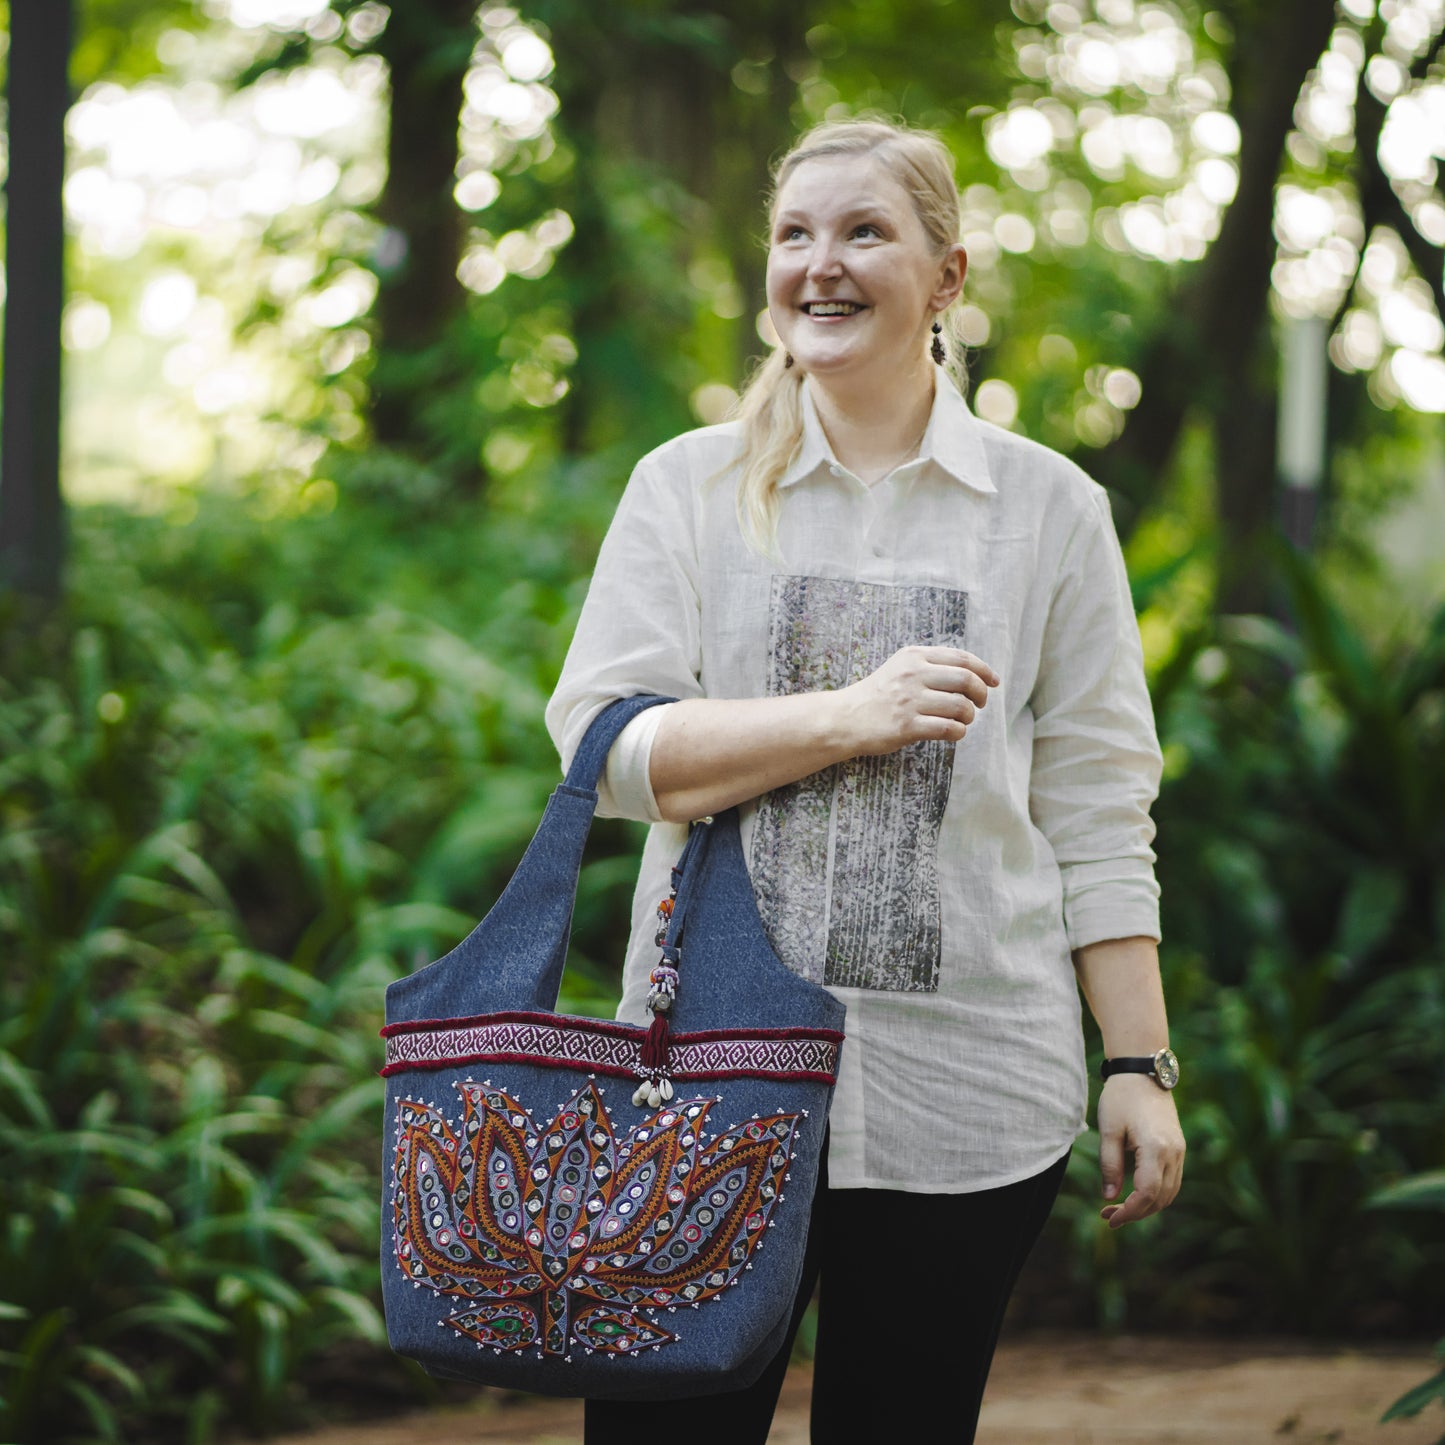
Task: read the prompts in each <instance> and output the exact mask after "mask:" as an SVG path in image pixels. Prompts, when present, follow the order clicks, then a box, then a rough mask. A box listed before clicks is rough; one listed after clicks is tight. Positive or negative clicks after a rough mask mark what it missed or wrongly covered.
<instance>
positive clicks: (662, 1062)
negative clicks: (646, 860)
mask: <svg viewBox="0 0 1445 1445" xmlns="http://www.w3.org/2000/svg"><path fill="white" fill-rule="evenodd" d="M681 881H682V875H681V874H680V873H679V872H678V871H677V869H676V868H674V869H673V870H672V892H671V893H669V894H668V895H667V897H666V898H664V899H663V900H662V902H661V903H659V904H658V905H657V935H656V938H655V940H654V941H655V942H656V944H657V946H658V947H659V948H660V949H662V958H661V960H660V961H659V962H658V964H657V966H656V967H655V968H654V969H653V970H652V972H651V973H650V974H649V975H648V978H647V983H648V989H647V1009H648V1012H649V1013H650V1014H651V1015H652V1023H651V1024H650V1025H649V1026H648V1030H647V1033H646V1035H645V1036H644V1037H643V1040H642V1059H641V1064H642V1067H641V1070H640V1072H641V1073H642V1075H643V1079H642V1082H641V1083H640V1084H639V1085H638V1086H637V1089H636V1091H635V1092H634V1093H633V1095H632V1102H633V1103H634V1104H636V1105H637V1107H638V1108H639V1109H640V1108H643V1107H644V1106H647V1107H650V1108H653V1109H660V1108H661V1107H662V1105H663V1104H665V1103H666V1102H667V1101H668V1100H669V1099H671V1098H672V1094H673V1088H672V1080H671V1079H670V1078H669V1077H668V1072H667V1071H668V1029H667V1016H668V1014H669V1013H671V1012H672V1006H673V1004H674V1003H676V1002H677V983H678V973H677V962H678V957H679V955H678V951H677V949H676V948H673V947H669V945H668V942H667V930H668V927H669V925H670V924H671V923H672V910H673V907H674V905H675V904H676V903H677V885H678V884H679V883H680V882H681Z"/></svg>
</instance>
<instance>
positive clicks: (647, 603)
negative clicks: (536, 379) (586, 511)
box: [546, 446, 702, 822]
mask: <svg viewBox="0 0 1445 1445" xmlns="http://www.w3.org/2000/svg"><path fill="white" fill-rule="evenodd" d="M670 450H671V448H669V447H666V446H665V447H662V448H659V449H658V451H656V452H652V453H649V455H648V456H646V457H644V458H643V459H642V461H640V462H639V463H638V464H637V467H636V469H635V470H634V471H633V473H632V477H631V479H630V480H629V481H628V483H627V487H626V489H625V490H624V492H623V494H622V500H621V501H620V502H619V503H618V507H617V512H616V515H615V516H614V517H613V519H612V525H611V526H610V527H609V528H608V531H607V536H606V537H605V538H604V539H603V543H602V549H601V551H600V552H599V553H598V556H597V566H596V569H595V570H594V572H593V574H592V581H591V584H590V586H589V587H588V589H587V598H586V601H585V602H584V603H583V604H582V612H581V615H580V617H579V618H578V620H577V631H576V632H575V633H574V635H573V638H572V645H571V647H570V648H569V649H568V651H567V658H566V661H565V662H564V663H563V664H562V675H561V677H560V678H559V679H558V682H557V688H556V691H555V692H554V693H553V694H552V698H551V701H550V702H549V703H548V704H547V712H546V723H547V731H548V732H549V733H550V734H551V737H552V741H553V742H554V743H555V744H556V747H557V751H558V753H559V754H560V755H561V758H562V766H563V768H564V770H565V769H566V768H567V766H568V765H569V764H570V763H571V761H572V756H573V754H574V753H575V752H576V751H577V747H578V745H579V744H580V743H581V741H582V738H583V735H584V734H585V733H586V731H587V728H588V726H589V725H590V724H591V722H592V720H593V719H594V718H595V717H596V716H597V714H598V713H599V712H601V711H602V709H603V708H604V707H606V705H607V704H608V703H610V702H613V701H615V700H616V699H617V698H622V697H632V696H633V695H634V694H637V693H644V692H646V693H658V694H661V695H662V696H665V697H676V698H685V697H698V696H700V695H701V692H702V689H701V686H700V684H699V681H698V678H699V676H700V674H701V669H702V641H701V639H702V629H701V615H700V604H699V589H698V568H697V548H696V532H695V526H694V520H693V514H692V506H691V497H690V495H689V491H688V487H687V478H686V477H679V476H677V475H675V474H673V473H672V472H671V471H670V469H669V466H668V454H669V451H670ZM666 711H667V708H666V707H654V708H649V709H648V710H647V711H646V712H644V713H641V714H640V715H639V716H638V717H636V718H634V719H633V720H632V721H631V722H630V723H629V724H628V725H627V727H626V728H624V729H623V731H622V733H621V734H620V735H619V737H618V739H617V741H616V742H615V743H614V744H613V747H612V751H611V753H610V754H609V755H608V759H607V768H606V772H605V775H604V777H603V778H601V779H599V781H598V789H597V792H598V804H597V811H598V813H599V814H601V815H602V816H604V817H623V818H636V819H640V820H642V821H645V822H658V821H660V819H661V814H660V813H659V812H658V809H657V801H656V799H655V798H654V796H653V792H652V785H651V782H650V766H651V758H652V742H653V739H654V737H655V736H656V734H657V728H658V725H659V724H660V723H661V721H662V715H663V713H665V712H666Z"/></svg>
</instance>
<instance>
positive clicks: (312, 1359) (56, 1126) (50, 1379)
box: [0, 468, 633, 1442]
mask: <svg viewBox="0 0 1445 1445" xmlns="http://www.w3.org/2000/svg"><path fill="white" fill-rule="evenodd" d="M389 478H390V483H391V484H392V485H393V488H394V491H393V492H392V493H391V494H386V493H384V492H379V493H378V494H375V495H373V498H372V500H371V501H369V502H368V503H366V504H364V505H359V504H355V503H352V504H350V505H347V506H343V507H342V508H340V509H338V510H336V511H331V512H328V511H327V510H326V507H325V500H326V499H327V498H328V497H329V496H331V495H334V493H328V492H326V491H325V490H324V489H323V490H322V492H321V493H320V496H321V498H322V505H321V506H319V507H317V508H316V509H315V510H312V511H311V512H309V513H307V512H303V513H301V514H299V515H290V516H270V517H264V516H258V515H256V513H257V511H258V510H261V511H265V510H268V508H266V507H264V506H263V505H262V499H259V498H252V499H250V500H249V501H248V500H247V499H244V498H227V497H224V496H220V495H210V496H204V497H201V498H199V499H198V501H197V510H196V512H195V515H194V516H193V517H192V518H191V520H189V521H176V520H168V519H165V518H161V517H143V516H137V515H132V514H127V513H125V512H123V511H120V510H115V509H86V510H83V511H82V512H80V513H79V514H78V515H77V519H76V520H77V527H76V532H77V536H76V546H77V554H78V558H79V561H78V565H77V568H76V574H75V578H74V588H73V593H72V597H71V599H70V602H69V605H68V611H67V613H66V615H65V616H64V617H63V618H60V619H57V620H56V621H55V622H54V623H53V624H52V625H51V626H50V627H48V628H46V629H43V630H42V631H40V632H39V633H37V634H33V635H31V636H29V637H28V638H22V637H20V636H17V632H16V629H13V628H9V629H6V643H5V650H6V656H5V659H4V667H3V677H4V680H3V681H0V759H3V761H0V820H3V829H0V955H3V957H4V958H5V960H6V965H5V968H4V970H3V974H0V1439H5V1440H7V1441H15V1442H29V1441H35V1440H39V1439H42V1438H44V1439H47V1440H93V1439H103V1440H127V1439H140V1438H144V1439H147V1440H156V1439H169V1438H175V1439H181V1438H185V1439H189V1440H201V1439H205V1438H209V1437H210V1436H211V1435H212V1434H213V1432H214V1430H215V1428H217V1427H219V1426H220V1425H221V1424H223V1423H224V1424H228V1425H241V1426H245V1427H247V1428H248V1429H252V1430H261V1431H264V1430H270V1429H275V1428H276V1427H278V1426H279V1425H280V1424H281V1423H282V1422H283V1420H285V1421H291V1420H294V1419H295V1418H296V1416H295V1407H296V1406H297V1404H298V1401H299V1399H300V1397H301V1396H302V1394H303V1385H302V1381H303V1380H305V1381H307V1383H308V1384H316V1383H317V1382H319V1385H318V1388H322V1389H324V1388H325V1382H326V1381H327V1380H328V1379H330V1380H332V1381H333V1382H337V1383H340V1382H345V1384H346V1394H347V1395H348V1397H350V1398H352V1399H353V1400H364V1399H366V1398H372V1399H375V1398H378V1397H385V1396H398V1395H402V1394H411V1395H415V1394H416V1393H417V1391H418V1390H419V1389H421V1388H422V1387H423V1382H422V1380H421V1377H420V1376H419V1374H417V1373H415V1372H412V1371H410V1370H409V1369H406V1368H404V1367H403V1366H402V1365H401V1364H400V1362H397V1361H395V1360H394V1359H393V1358H392V1357H391V1356H390V1355H389V1353H387V1352H386V1351H385V1350H384V1333H383V1330H382V1325H381V1319H380V1315H379V1312H378V1289H377V1281H376V1240H377V1237H378V1227H379V1218H378V1210H377V1204H376V1199H377V1197H378V1177H377V1168H376V1166H377V1160H378V1139H379V1121H378V1118H377V1109H378V1105H379V1103H380V1099H381V1090H380V1083H379V1080H378V1079H377V1078H376V1077H375V1071H376V1068H377V1067H378V1064H379V1058H380V1044H379V1041H378V1039H377V1037H376V1030H377V1027H378V1025H379V1023H380V1017H381V993H382V990H383V989H384V987H385V985H386V984H387V983H388V982H389V981H390V980H392V979H393V978H396V977H398V976H399V975H401V974H403V973H405V972H407V971H408V970H410V969H411V968H412V967H414V966H415V965H416V964H417V963H419V962H423V961H426V960H427V959H430V958H432V957H436V956H437V955H439V954H440V953H441V952H443V951H444V950H445V949H446V948H448V947H450V946H451V944H452V943H454V942H455V941H456V939H457V938H458V937H460V936H461V935H462V934H463V933H464V932H465V931H466V930H467V929H468V928H469V927H470V926H471V924H472V922H474V921H475V919H476V917H477V916H479V914H480V913H481V912H483V911H484V910H485V908H486V906H487V905H488V904H489V902H490V900H491V898H492V897H494V896H495V894H496V892H497V891H498V890H499V888H500V886H501V884H502V882H504V881H505V878H506V877H507V875H508V873H509V872H510V869H511V867H512V865H513V863H514V862H515V860H516V858H517V857H518V856H519V855H520V853H521V850H522V848H523V847H524V846H525V844H526V842H527V841H528V839H529V838H530V835H531V832H532V829H533V828H534V826H535V823H536V819H537V817H538V816H539V814H540V811H541V807H542V804H543V802H544V801H545V797H546V794H547V792H548V791H549V790H550V787H551V786H552V784H553V782H554V781H555V780H556V776H557V763H556V755H555V752H554V751H553V749H552V746H551V743H550V742H549V740H548V739H547V738H546V736H545V734H544V733H543V731H542V729H541V723H540V719H541V709H542V703H543V701H544V698H545V688H546V686H547V679H549V678H550V677H551V676H554V675H555V672H556V669H557V667H558V665H559V662H560V658H559V656H558V649H559V647H560V646H561V645H562V643H563V642H564V641H565V638H566V637H567V636H568V635H569V634H570V615H571V610H572V608H573V607H574V606H575V604H576V602H577V600H578V597H577V593H576V590H575V588H574V587H573V586H572V585H571V584H570V583H569V582H566V581H564V580H563V579H570V578H572V577H574V576H576V575H578V573H579V571H580V570H581V569H580V568H579V567H578V565H577V563H576V560H575V559H574V558H572V557H571V556H570V555H569V553H568V547H567V544H565V543H564V542H563V541H561V540H560V539H559V540H557V541H556V542H554V544H553V545H552V546H551V548H550V549H548V547H547V546H546V545H545V544H544V543H540V542H539V543H538V544H536V545H534V546H532V547H531V548H530V549H529V554H528V565H527V566H526V568H525V569H522V568H519V567H518V565H517V558H518V557H520V556H521V555H523V552H522V542H521V537H520V534H519V533H518V532H517V530H516V529H515V525H509V524H508V523H507V522H506V521H505V520H504V519H500V518H497V519H494V520H493V522H492V524H491V526H490V527H489V529H488V531H487V532H486V533H483V532H482V531H481V530H480V529H479V528H477V527H475V526H473V525H471V524H470V521H469V519H468V518H466V517H465V516H461V515H458V513H457V512H456V511H455V509H453V510H452V511H451V512H450V513H449V514H447V515H437V514H431V515H428V513H427V512H426V510H425V508H415V507H410V506H408V505H407V504H406V502H405V501H404V500H403V497H402V493H401V490H400V489H401V488H402V486H403V484H404V476H403V474H402V472H401V471H400V470H399V469H398V468H392V470H391V472H390V474H389ZM413 481H414V482H415V481H416V479H415V478H413ZM420 485H421V484H420V483H419V482H417V488H419V487H420ZM304 500H305V499H304V494H303V502H304ZM310 500H311V501H312V502H313V503H314V502H315V497H314V496H313V497H312V498H311V499H310ZM380 598H385V599H386V600H385V602H384V603H383V602H380V601H378V599H380ZM598 833H599V837H600V841H601V843H602V845H603V846H602V847H601V848H600V849H599V850H598V853H599V854H600V856H599V857H598V859H597V861H596V862H593V863H591V864H589V866H588V868H587V870H586V872H585V876H584V881H583V887H582V890H581V898H580V901H579V907H578V917H577V930H576V932H577V938H578V951H577V955H576V957H575V958H574V966H573V968H572V970H571V971H570V973H569V977H568V982H567V984H566V986H565V993H564V999H563V1006H564V1007H566V1008H569V1009H571V1010H574V1011H577V1012H589V1011H591V1012H606V1011H610V1007H611V1004H612V1001H613V994H612V983H611V980H612V978H613V977H614V976H615V970H616V965H617V962H618V958H617V950H618V948H619V942H618V940H617V939H616V938H615V935H612V936H607V935H605V929H606V927H607V925H608V924H609V923H610V922H611V921H612V920H614V919H616V918H618V917H625V915H626V911H627V899H628V896H629V894H630V878H629V877H628V874H629V866H628V863H627V860H626V859H623V860H621V862H620V863H619V859H618V857H617V852H618V849H619V848H620V847H622V848H625V847H628V846H629V845H630V843H631V842H632V841H633V840H632V839H631V837H630V836H629V834H628V833H627V832H626V830H625V829H623V828H622V827H621V826H620V825H613V827H612V828H610V829H609V828H607V827H600V828H599V829H598ZM604 938H605V939H606V941H605V942H602V943H599V942H598V941H599V940H600V939H604ZM594 946H596V947H598V948H599V949H600V953H601V956H600V957H594V956H589V950H591V949H592V948H593V947H594Z"/></svg>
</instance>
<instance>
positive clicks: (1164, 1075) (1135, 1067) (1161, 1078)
mask: <svg viewBox="0 0 1445 1445" xmlns="http://www.w3.org/2000/svg"><path fill="white" fill-rule="evenodd" d="M1111 1074H1149V1075H1151V1076H1152V1077H1153V1079H1154V1082H1155V1083H1156V1084H1158V1085H1159V1087H1160V1088H1161V1089H1172V1088H1173V1087H1174V1086H1175V1085H1176V1084H1177V1083H1178V1082H1179V1060H1178V1059H1177V1058H1175V1057H1174V1050H1173V1049H1160V1050H1159V1052H1158V1053H1157V1054H1144V1055H1142V1056H1141V1057H1137V1058H1120V1059H1105V1060H1104V1063H1103V1066H1102V1067H1101V1068H1100V1070H1099V1076H1100V1077H1101V1078H1104V1079H1107V1078H1108V1077H1109V1076H1110V1075H1111Z"/></svg>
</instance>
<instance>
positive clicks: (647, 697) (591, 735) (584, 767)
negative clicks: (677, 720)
mask: <svg viewBox="0 0 1445 1445" xmlns="http://www.w3.org/2000/svg"><path fill="white" fill-rule="evenodd" d="M676 701H677V699H676V698H675V697H656V696H654V695H653V694H651V693H645V692H642V693H637V694H636V695H635V696H633V697H624V698H619V699H618V700H617V701H616V702H611V703H608V704H607V706H606V707H604V708H603V709H602V711H601V712H599V713H598V714H597V716H596V717H595V718H593V719H592V722H591V724H590V725H589V726H588V728H587V731H586V733H585V734H584V735H583V738H582V741H581V742H580V743H579V744H578V746H577V751H576V753H575V754H574V755H573V758H572V766H571V767H570V768H568V769H567V777H566V780H565V781H564V783H563V786H564V787H568V788H575V789H576V790H577V791H578V792H582V793H595V792H596V791H597V780H598V779H599V778H600V777H601V776H602V769H603V766H604V765H605V764H606V762H607V754H608V753H609V752H611V751H612V744H613V743H615V742H616V741H617V738H618V735H619V734H620V733H621V732H622V729H623V728H625V727H626V726H627V724H628V723H630V722H631V721H632V719H633V718H635V717H636V716H637V715H638V714H639V713H642V712H646V711H647V709H648V708H650V707H656V706H657V705H658V704H659V703H664V702H676Z"/></svg>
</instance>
